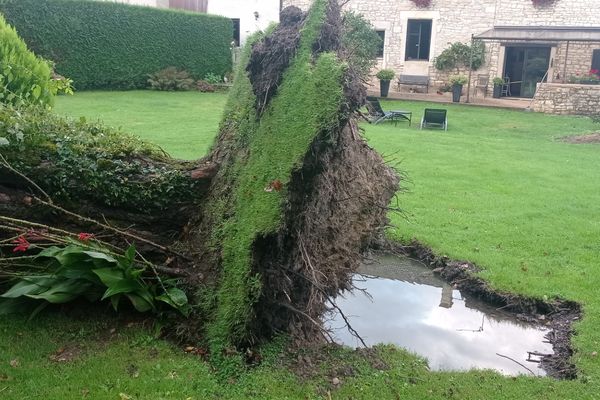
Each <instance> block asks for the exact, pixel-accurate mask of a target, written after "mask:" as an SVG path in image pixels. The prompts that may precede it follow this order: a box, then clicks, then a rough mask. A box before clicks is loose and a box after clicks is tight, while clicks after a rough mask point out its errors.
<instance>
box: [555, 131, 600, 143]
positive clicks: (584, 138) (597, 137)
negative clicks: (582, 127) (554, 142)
mask: <svg viewBox="0 0 600 400" xmlns="http://www.w3.org/2000/svg"><path fill="white" fill-rule="evenodd" d="M561 140H562V141H563V142H567V143H574V144H592V143H600V132H596V133H590V134H588V135H577V136H566V137H564V138H562V139H561Z"/></svg>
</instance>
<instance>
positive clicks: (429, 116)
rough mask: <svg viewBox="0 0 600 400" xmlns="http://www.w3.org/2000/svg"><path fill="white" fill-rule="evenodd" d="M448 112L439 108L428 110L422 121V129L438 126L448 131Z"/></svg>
mask: <svg viewBox="0 0 600 400" xmlns="http://www.w3.org/2000/svg"><path fill="white" fill-rule="evenodd" d="M446 114H447V110H443V109H437V108H426V109H425V112H424V113H423V118H422V119H421V129H423V128H429V127H430V126H437V127H440V128H443V129H444V130H445V131H447V130H448V117H447V115H446Z"/></svg>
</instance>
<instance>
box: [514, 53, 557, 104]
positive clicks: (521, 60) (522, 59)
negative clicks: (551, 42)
mask: <svg viewBox="0 0 600 400" xmlns="http://www.w3.org/2000/svg"><path fill="white" fill-rule="evenodd" d="M505 54H506V57H505V58H504V76H505V77H507V78H509V79H510V82H511V83H510V95H511V96H514V97H529V98H531V97H533V95H534V94H535V90H536V85H537V84H538V83H539V82H541V81H542V80H545V79H546V72H547V71H548V68H549V67H550V47H549V46H530V47H523V46H507V47H506V53H505Z"/></svg>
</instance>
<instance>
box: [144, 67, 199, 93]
mask: <svg viewBox="0 0 600 400" xmlns="http://www.w3.org/2000/svg"><path fill="white" fill-rule="evenodd" d="M149 77H150V79H148V83H149V84H150V89H153V90H166V91H175V90H191V89H192V88H193V87H194V80H193V79H192V78H191V77H190V74H189V73H188V72H187V71H179V70H178V69H177V68H175V67H168V68H165V69H163V70H161V71H159V72H157V73H155V74H151V75H149Z"/></svg>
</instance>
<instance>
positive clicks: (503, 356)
mask: <svg viewBox="0 0 600 400" xmlns="http://www.w3.org/2000/svg"><path fill="white" fill-rule="evenodd" d="M496 355H497V356H499V357H502V358H506V359H507V360H510V361H512V362H515V363H517V364H519V365H520V366H521V367H523V368H525V369H526V370H527V371H529V372H531V375H533V376H537V374H536V373H535V372H533V371H532V370H530V369H529V368H527V367H526V366H525V365H523V364H521V363H520V362H518V361H517V360H515V359H514V358H510V357H509V356H505V355H503V354H500V353H496Z"/></svg>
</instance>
